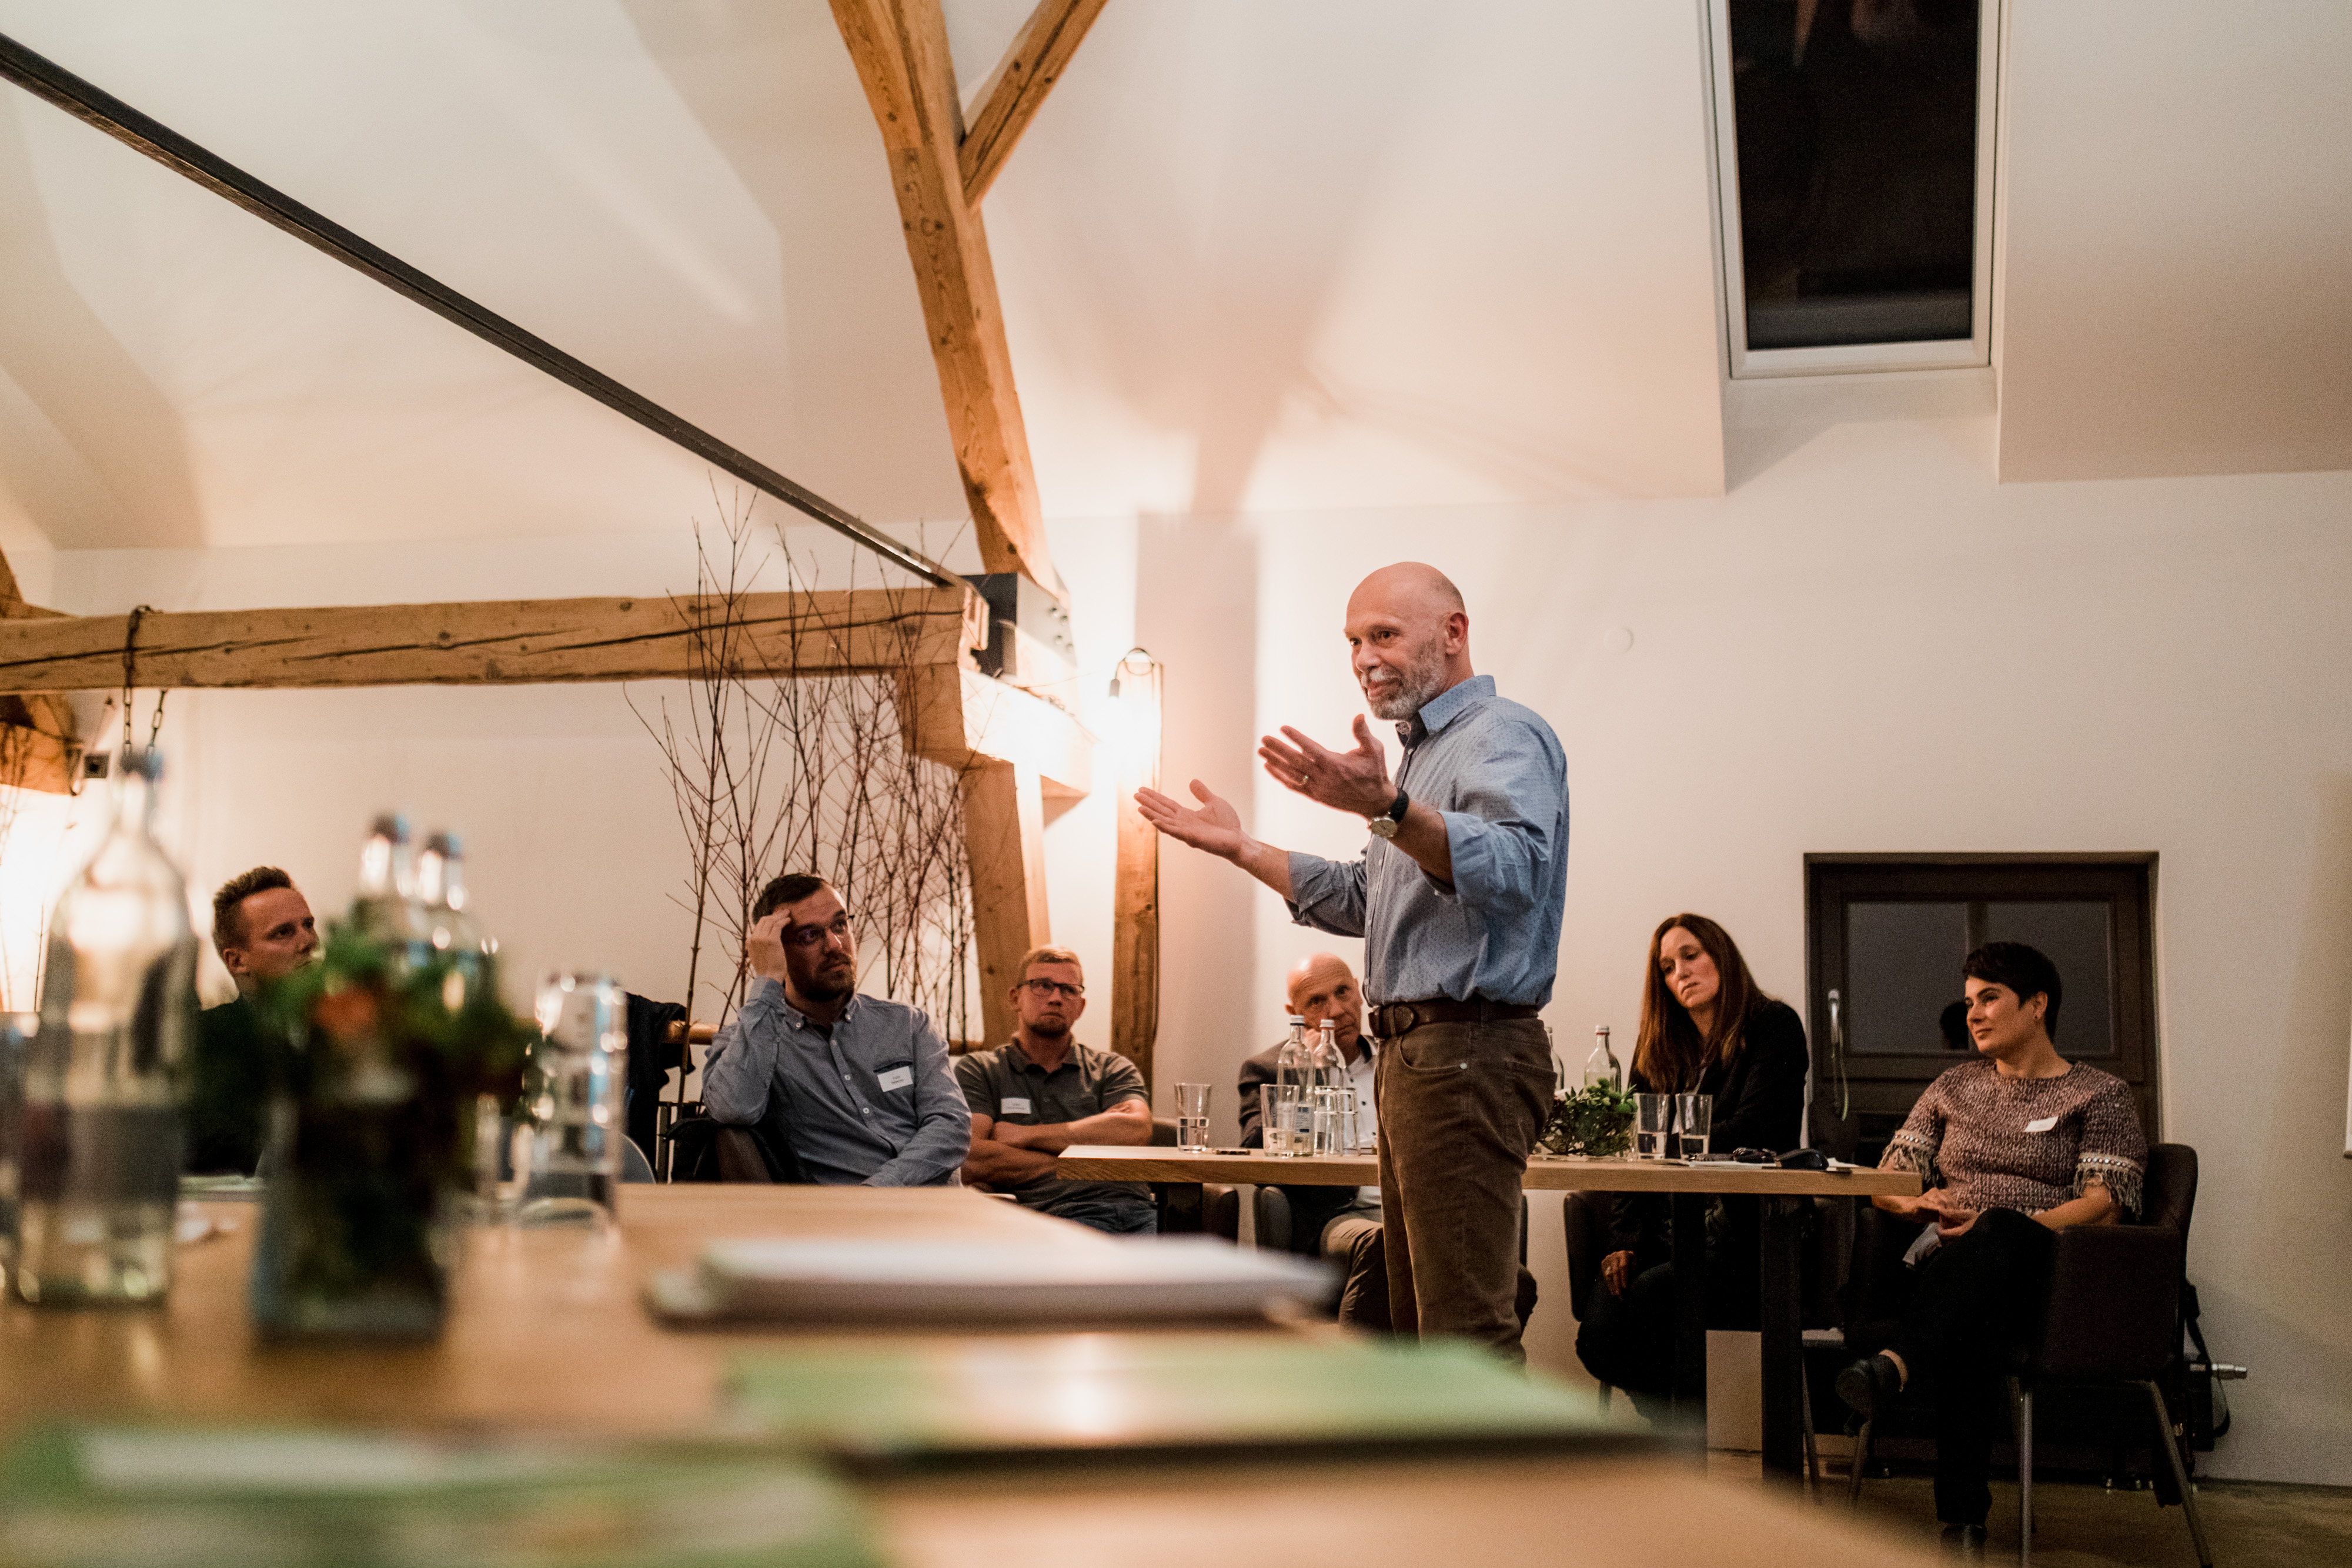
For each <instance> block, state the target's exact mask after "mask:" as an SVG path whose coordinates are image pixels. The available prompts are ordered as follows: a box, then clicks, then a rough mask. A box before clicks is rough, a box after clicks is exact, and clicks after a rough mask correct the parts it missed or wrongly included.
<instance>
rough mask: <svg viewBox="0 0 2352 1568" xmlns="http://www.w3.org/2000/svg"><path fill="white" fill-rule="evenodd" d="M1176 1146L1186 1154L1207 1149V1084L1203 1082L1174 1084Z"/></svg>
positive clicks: (1196, 1153)
mask: <svg viewBox="0 0 2352 1568" xmlns="http://www.w3.org/2000/svg"><path fill="white" fill-rule="evenodd" d="M1176 1146H1177V1148H1178V1149H1180V1150H1181V1151H1182V1152H1184V1153H1185V1154H1188V1155H1198V1154H1204V1153H1206V1152H1207V1151H1208V1147H1209V1086H1208V1085H1207V1084H1205V1083H1179V1084H1178V1085H1176Z"/></svg>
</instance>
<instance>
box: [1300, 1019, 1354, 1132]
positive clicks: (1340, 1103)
mask: <svg viewBox="0 0 2352 1568" xmlns="http://www.w3.org/2000/svg"><path fill="white" fill-rule="evenodd" d="M1307 1073H1308V1079H1309V1081H1310V1082H1312V1083H1313V1084H1314V1086H1315V1087H1314V1090H1313V1100H1314V1104H1313V1105H1312V1106H1311V1107H1310V1108H1309V1113H1310V1114H1309V1121H1308V1126H1309V1127H1310V1128H1311V1129H1312V1132H1311V1134H1310V1136H1311V1138H1312V1140H1313V1151H1314V1152H1315V1153H1316V1154H1318V1155H1352V1154H1354V1153H1355V1152H1356V1140H1355V1134H1354V1132H1353V1130H1352V1129H1351V1128H1350V1127H1349V1125H1348V1124H1349V1123H1350V1122H1352V1121H1353V1120H1354V1117H1353V1116H1351V1115H1349V1111H1348V1106H1347V1104H1346V1103H1345V1102H1346V1099H1347V1097H1348V1096H1349V1093H1350V1085H1349V1079H1348V1059H1347V1058H1346V1057H1344V1056H1342V1055H1340V1054H1339V1032H1338V1026H1337V1025H1336V1024H1335V1023H1334V1022H1333V1021H1332V1020H1331V1019H1324V1020H1323V1027H1322V1028H1321V1030H1318V1032H1317V1035H1316V1040H1315V1046H1314V1049H1313V1050H1312V1051H1310V1052H1309V1053H1308V1056H1307Z"/></svg>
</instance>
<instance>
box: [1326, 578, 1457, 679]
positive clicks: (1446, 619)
mask: <svg viewBox="0 0 2352 1568" xmlns="http://www.w3.org/2000/svg"><path fill="white" fill-rule="evenodd" d="M1348 646H1349V648H1350V649H1351V650H1352V651H1353V663H1354V665H1355V671H1356V683H1357V685H1360V686H1362V687H1363V689H1364V698H1365V700H1366V701H1367V702H1368V703H1370V705H1371V709H1372V712H1374V713H1375V714H1378V715H1379V716H1381V717H1382V718H1391V719H1408V718H1411V717H1412V716H1413V715H1414V714H1416V713H1419V712H1420V711H1421V709H1422V705H1423V704H1424V703H1426V702H1428V701H1429V700H1430V698H1432V697H1433V696H1435V695H1438V693H1440V692H1443V691H1446V690H1449V689H1451V688H1452V687H1454V686H1455V685H1459V684H1461V683H1462V682H1464V681H1466V680H1468V679H1469V678H1470V675H1471V673H1472V672H1471V668H1470V615H1469V612H1468V611H1466V610H1465V609H1464V607H1463V604H1462V591H1461V590H1460V589H1458V588H1456V587H1454V584H1453V582H1452V580H1449V579H1448V578H1447V577H1446V575H1445V574H1444V572H1442V571H1440V570H1437V569H1436V568H1435V567H1433V566H1424V565H1423V564H1422V563H1421V562H1419V561H1414V560H1405V561H1399V562H1397V563H1396V564H1395V565H1394V566H1384V567H1382V568H1381V569H1380V570H1378V571H1376V572H1374V573H1372V574H1371V576H1370V577H1368V578H1366V579H1364V580H1363V581H1361V582H1360V583H1358V584H1357V585H1356V591H1355V592H1353V593H1351V594H1349V596H1348Z"/></svg>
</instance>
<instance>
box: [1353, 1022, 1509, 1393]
mask: <svg viewBox="0 0 2352 1568" xmlns="http://www.w3.org/2000/svg"><path fill="white" fill-rule="evenodd" d="M1377 1071H1378V1072H1379V1085H1378V1096H1379V1101H1380V1123H1381V1221H1382V1225H1383V1229H1384V1234H1383V1238H1382V1243H1381V1245H1382V1249H1383V1250H1384V1251H1385V1252H1386V1254H1387V1262H1388V1272H1389V1318H1390V1321H1391V1324H1392V1326H1393V1327H1394V1329H1395V1331H1396V1332H1397V1333H1400V1334H1407V1335H1412V1334H1419V1335H1421V1336H1423V1337H1427V1336H1430V1335H1434V1334H1455V1335H1459V1336H1461V1337H1462V1338H1465V1339H1469V1340H1475V1341H1476V1342H1477V1343H1480V1344H1483V1345H1486V1346H1487V1347H1488V1348H1490V1349H1492V1350H1494V1351H1496V1352H1497V1353H1499V1354H1503V1355H1506V1356H1509V1357H1512V1358H1513V1359H1517V1360H1523V1359H1525V1357H1526V1352H1525V1351H1523V1350H1522V1349H1520V1347H1519V1317H1518V1313H1517V1311H1516V1305H1517V1298H1518V1291H1519V1213H1520V1207H1521V1202H1522V1198H1521V1191H1520V1180H1521V1177H1522V1176H1525V1174H1526V1172H1527V1168H1528V1151H1530V1150H1531V1149H1533V1148H1534V1147H1535V1143H1536V1138H1537V1135H1538V1134H1540V1133H1541V1132H1542V1131H1543V1124H1544V1119H1545V1117H1546V1116H1548V1115H1549V1114H1550V1112H1551V1096H1552V1071H1551V1046H1550V1042H1549V1040H1546V1039H1545V1037H1544V1027H1543V1022H1542V1020H1541V1019H1507V1020H1504V1021H1501V1022H1497V1023H1485V1024H1479V1023H1437V1024H1423V1026H1422V1027H1421V1028H1419V1029H1417V1030H1412V1032H1411V1033H1410V1034H1406V1035H1403V1036H1402V1037H1400V1038H1398V1039H1396V1040H1391V1041H1389V1042H1388V1043H1387V1044H1386V1045H1385V1046H1384V1047H1383V1048H1382V1049H1381V1054H1380V1065H1379V1068H1378V1070H1377Z"/></svg>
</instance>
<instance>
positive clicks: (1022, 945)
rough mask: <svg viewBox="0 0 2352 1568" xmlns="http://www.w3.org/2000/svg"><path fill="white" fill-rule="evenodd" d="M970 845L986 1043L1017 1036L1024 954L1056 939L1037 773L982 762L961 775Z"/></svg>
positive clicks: (973, 918) (1026, 768)
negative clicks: (1049, 912)
mask: <svg viewBox="0 0 2352 1568" xmlns="http://www.w3.org/2000/svg"><path fill="white" fill-rule="evenodd" d="M962 789H963V831H964V847H965V850H966V851H967V852H969V853H970V855H971V922H972V936H973V937H974V943H973V946H976V947H977V948H978V949H979V952H980V1016H981V1024H982V1028H983V1029H985V1030H987V1032H988V1038H987V1040H986V1041H985V1043H986V1044H988V1045H991V1046H997V1045H1003V1043H1004V1042H1005V1041H1006V1040H1011V1039H1012V1038H1013V1026H1014V1023H1015V1022H1016V1020H1015V1019H1014V1017H1013V986H1014V985H1016V984H1018V983H1019V981H1020V978H1021V974H1020V968H1021V956H1022V955H1023V954H1024V953H1026V952H1028V951H1029V949H1030V948H1032V947H1034V946H1039V945H1040V944H1043V943H1045V942H1050V941H1052V940H1053V937H1052V936H1051V931H1052V924H1051V922H1050V921H1049V920H1048V919H1047V917H1046V911H1045V793H1044V790H1043V789H1042V787H1041V785H1040V782H1039V779H1038V776H1037V769H1036V768H1032V767H1030V766H1028V765H1027V764H1025V763H1016V762H983V763H981V764H980V765H978V766H977V767H974V768H971V769H970V770H969V771H967V772H966V773H965V774H964V775H963V779H962Z"/></svg>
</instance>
